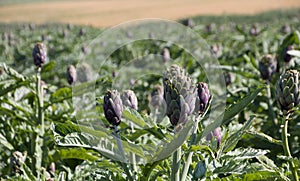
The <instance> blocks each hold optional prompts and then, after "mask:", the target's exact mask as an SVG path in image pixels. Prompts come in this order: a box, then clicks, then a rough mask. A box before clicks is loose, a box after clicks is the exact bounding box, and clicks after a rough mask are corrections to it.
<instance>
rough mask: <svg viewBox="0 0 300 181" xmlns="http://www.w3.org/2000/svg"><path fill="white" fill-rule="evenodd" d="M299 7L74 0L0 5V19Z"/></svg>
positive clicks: (96, 21) (277, 1) (106, 21)
mask: <svg viewBox="0 0 300 181" xmlns="http://www.w3.org/2000/svg"><path fill="white" fill-rule="evenodd" d="M296 7H300V1H299V0H263V1H262V0H251V1H249V0H98V1H97V0H75V1H50V2H45V1H43V2H36V1H35V2H32V3H30V2H27V3H15V4H8V5H2V6H0V22H34V23H48V22H63V23H74V24H83V25H93V26H97V27H107V26H113V25H117V24H119V23H122V22H124V21H129V20H132V19H141V18H164V19H172V20H176V19H179V18H184V17H187V16H195V15H204V14H205V15H226V14H255V13H259V12H262V11H266V10H273V9H287V8H296Z"/></svg>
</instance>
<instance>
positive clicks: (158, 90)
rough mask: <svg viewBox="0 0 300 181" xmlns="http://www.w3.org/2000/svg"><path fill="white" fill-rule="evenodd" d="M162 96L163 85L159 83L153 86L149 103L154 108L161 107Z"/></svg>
mask: <svg viewBox="0 0 300 181" xmlns="http://www.w3.org/2000/svg"><path fill="white" fill-rule="evenodd" d="M163 96H164V90H163V87H162V86H160V85H156V86H154V88H153V91H152V92H151V100H150V104H151V105H152V106H153V107H154V108H159V107H161V106H162V104H163V102H164V97H163Z"/></svg>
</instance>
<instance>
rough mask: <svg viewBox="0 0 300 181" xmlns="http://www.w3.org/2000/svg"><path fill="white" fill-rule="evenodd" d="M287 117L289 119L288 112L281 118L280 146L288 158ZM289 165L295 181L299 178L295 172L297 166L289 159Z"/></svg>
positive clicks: (289, 153) (289, 154)
mask: <svg viewBox="0 0 300 181" xmlns="http://www.w3.org/2000/svg"><path fill="white" fill-rule="evenodd" d="M288 119H289V114H287V115H286V116H285V119H284V120H283V121H284V123H283V127H282V147H283V150H284V154H285V156H287V157H288V159H290V158H292V155H291V152H290V148H289V142H288V137H287V135H288ZM289 165H290V170H291V171H292V174H293V179H294V180H295V181H298V180H299V177H298V173H297V168H296V167H295V164H294V162H293V160H289Z"/></svg>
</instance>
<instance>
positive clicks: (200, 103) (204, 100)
mask: <svg viewBox="0 0 300 181" xmlns="http://www.w3.org/2000/svg"><path fill="white" fill-rule="evenodd" d="M197 92H198V96H197V97H196V105H195V112H196V113H198V114H201V113H203V112H204V110H205V109H206V107H207V105H208V103H209V99H210V93H209V89H208V85H207V83H205V82H199V83H198V84H197Z"/></svg>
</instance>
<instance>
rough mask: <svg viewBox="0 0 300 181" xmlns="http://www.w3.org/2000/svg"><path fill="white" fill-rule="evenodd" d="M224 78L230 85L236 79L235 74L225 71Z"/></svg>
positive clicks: (227, 84)
mask: <svg viewBox="0 0 300 181" xmlns="http://www.w3.org/2000/svg"><path fill="white" fill-rule="evenodd" d="M223 75H224V80H225V84H226V86H229V85H230V84H232V82H234V80H235V75H234V74H232V73H230V72H224V74H223Z"/></svg>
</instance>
